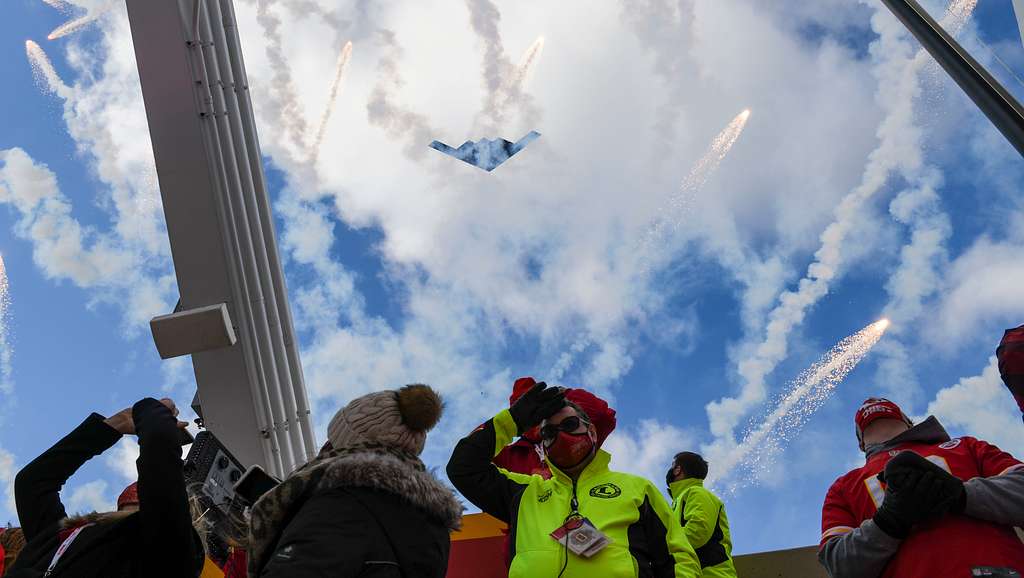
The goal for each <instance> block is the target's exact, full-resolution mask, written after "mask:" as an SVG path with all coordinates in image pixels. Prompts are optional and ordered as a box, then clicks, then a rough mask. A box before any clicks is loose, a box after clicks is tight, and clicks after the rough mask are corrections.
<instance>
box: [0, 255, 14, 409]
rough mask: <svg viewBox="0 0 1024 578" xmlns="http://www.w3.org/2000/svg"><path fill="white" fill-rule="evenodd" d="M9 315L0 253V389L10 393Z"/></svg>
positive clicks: (7, 291) (7, 288) (4, 266)
mask: <svg viewBox="0 0 1024 578" xmlns="http://www.w3.org/2000/svg"><path fill="white" fill-rule="evenodd" d="M10 315H11V293H10V284H9V282H8V280H7V265H6V264H5V263H4V258H3V255H0V391H3V392H5V393H10V392H11V389H12V386H13V385H12V382H11V369H12V365H11V357H12V356H13V353H14V352H13V351H12V349H11V341H10Z"/></svg>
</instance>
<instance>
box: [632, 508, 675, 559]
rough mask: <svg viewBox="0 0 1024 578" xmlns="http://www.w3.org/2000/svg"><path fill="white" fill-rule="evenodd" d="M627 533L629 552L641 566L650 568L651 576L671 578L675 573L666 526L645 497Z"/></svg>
mask: <svg viewBox="0 0 1024 578" xmlns="http://www.w3.org/2000/svg"><path fill="white" fill-rule="evenodd" d="M627 535H628V537H629V550H630V553H631V554H633V557H634V558H635V559H636V561H637V563H638V564H639V565H640V566H641V567H643V566H647V567H649V568H650V572H651V576H655V577H656V578H672V577H674V576H675V575H676V571H675V568H676V562H675V558H674V557H673V556H672V553H671V552H670V551H669V548H668V542H669V538H668V528H667V527H665V524H663V523H662V521H661V518H659V517H658V514H657V513H656V512H655V511H654V508H653V507H652V506H651V501H650V500H649V499H647V498H646V497H645V498H644V503H643V504H642V505H641V506H640V517H639V519H637V521H636V522H634V523H633V524H632V525H630V526H629V528H628V530H627ZM640 574H641V575H643V572H641V573H640Z"/></svg>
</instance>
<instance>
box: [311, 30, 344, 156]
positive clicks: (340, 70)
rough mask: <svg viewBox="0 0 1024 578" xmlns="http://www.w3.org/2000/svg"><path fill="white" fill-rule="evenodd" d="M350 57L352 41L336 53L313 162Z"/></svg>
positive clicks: (313, 152) (322, 139)
mask: <svg viewBox="0 0 1024 578" xmlns="http://www.w3.org/2000/svg"><path fill="white" fill-rule="evenodd" d="M351 58H352V42H351V41H349V42H346V43H345V46H344V47H343V48H342V49H341V54H339V55H338V65H337V67H335V69H334V82H332V83H331V94H330V96H328V97H327V108H325V109H324V113H323V114H322V115H321V116H320V128H318V129H317V131H316V141H314V142H313V151H312V153H311V155H310V156H311V157H312V159H313V162H314V163H315V162H316V159H317V158H318V157H319V156H320V145H321V144H322V143H323V142H324V134H325V133H326V132H327V123H328V122H330V120H331V115H332V114H334V107H335V105H336V104H337V102H338V91H339V90H340V89H341V82H342V80H344V79H345V70H347V69H348V61H349V59H351Z"/></svg>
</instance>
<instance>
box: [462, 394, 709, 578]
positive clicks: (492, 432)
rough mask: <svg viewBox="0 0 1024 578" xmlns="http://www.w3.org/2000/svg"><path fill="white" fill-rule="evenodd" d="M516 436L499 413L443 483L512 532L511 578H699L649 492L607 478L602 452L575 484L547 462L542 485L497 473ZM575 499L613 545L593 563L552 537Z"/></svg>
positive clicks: (630, 478) (638, 484) (633, 480)
mask: <svg viewBox="0 0 1024 578" xmlns="http://www.w3.org/2000/svg"><path fill="white" fill-rule="evenodd" d="M515 433H516V425H515V422H514V421H513V420H512V416H511V415H510V414H509V412H508V410H503V411H502V412H501V413H499V414H498V415H496V416H495V417H494V418H493V419H491V420H488V421H487V422H486V423H485V424H483V425H482V426H480V427H479V428H477V429H476V431H474V432H473V433H471V434H470V435H469V436H467V437H465V438H463V439H462V440H461V441H460V442H459V443H458V445H457V446H456V447H455V451H454V453H453V454H452V457H451V460H450V461H449V462H448V478H449V479H450V480H451V481H452V483H453V484H455V487H456V488H457V489H458V490H459V491H460V492H462V495H463V496H465V497H466V498H467V499H469V500H470V501H471V502H473V503H474V504H476V505H477V506H478V507H479V508H480V509H481V510H483V511H484V512H486V513H488V514H490V515H492V516H494V517H495V518H498V519H499V520H501V521H503V522H506V523H507V524H509V526H510V533H511V535H512V539H511V540H510V547H511V548H512V552H510V557H511V559H512V567H511V568H510V569H509V577H510V578H526V577H531V578H532V577H539V576H543V577H552V578H553V577H555V576H559V575H560V576H563V577H564V578H583V577H586V578H596V577H601V578H639V577H643V578H647V577H657V578H663V577H664V578H668V577H673V578H684V577H685V578H691V577H692V578H696V577H699V576H700V565H699V563H698V562H697V555H696V554H695V553H694V551H693V548H691V547H690V545H689V543H688V542H687V541H686V537H685V536H684V535H683V532H682V528H681V527H680V526H679V525H678V524H674V523H672V512H671V510H670V509H669V506H668V503H666V502H665V498H664V497H662V495H661V493H660V492H658V490H657V489H656V488H655V487H654V484H652V483H651V482H649V481H648V480H645V479H643V478H641V477H639V476H634V475H630V474H625V473H620V472H613V471H611V470H609V469H608V462H609V461H610V459H611V456H610V455H609V454H608V453H607V452H605V451H603V450H598V452H597V455H596V456H595V457H594V459H593V461H592V462H591V463H590V464H589V465H588V466H587V467H586V469H584V470H583V472H581V473H580V475H579V479H578V480H576V481H573V480H572V479H571V478H569V477H568V476H567V475H566V474H565V473H563V472H561V471H559V470H558V468H556V467H555V466H553V465H552V464H551V463H550V461H549V462H548V466H549V467H550V469H551V473H552V477H551V478H550V479H547V480H546V479H544V478H542V477H541V476H539V475H523V474H514V473H511V472H509V471H507V470H503V469H500V468H498V467H496V466H494V465H493V464H492V463H491V458H493V457H494V456H495V455H496V454H497V453H498V452H500V451H501V449H502V448H504V447H505V445H507V444H508V443H509V442H510V441H511V440H512V437H513V436H514V435H515ZM573 498H575V499H576V500H577V502H578V510H579V512H580V514H581V515H583V516H584V517H586V518H588V519H589V520H590V521H591V522H592V523H593V524H594V525H595V526H596V527H597V528H598V529H599V530H601V531H602V532H604V534H605V535H606V536H608V538H610V539H611V543H610V544H608V545H607V546H606V547H605V548H604V549H603V550H601V551H600V552H598V553H597V554H595V555H594V556H592V557H591V558H584V557H581V556H577V555H575V554H572V553H571V552H567V550H566V549H565V547H564V546H563V545H562V544H560V543H558V542H556V541H555V540H554V539H553V538H551V536H550V535H549V534H550V533H551V532H552V531H553V530H555V529H556V528H558V527H559V526H561V525H562V524H563V523H564V522H565V519H566V517H567V516H568V515H569V513H570V511H571V510H572V506H571V503H572V501H573ZM563 568H564V570H563ZM560 572H561V574H560Z"/></svg>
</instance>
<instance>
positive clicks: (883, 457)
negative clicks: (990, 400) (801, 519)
mask: <svg viewBox="0 0 1024 578" xmlns="http://www.w3.org/2000/svg"><path fill="white" fill-rule="evenodd" d="M922 425H923V424H922ZM935 425H938V424H937V422H935ZM938 427H939V428H940V429H941V426H938ZM944 433H945V432H944V431H943V434H944ZM906 450H910V451H914V452H916V453H918V454H920V455H922V456H924V457H925V458H928V459H929V460H930V461H932V462H934V463H936V464H938V465H939V466H941V467H942V468H943V469H945V470H947V471H949V472H951V473H953V474H954V475H956V476H957V477H959V478H960V479H962V480H965V481H967V480H971V479H972V478H993V477H995V476H1000V475H1004V474H1010V473H1019V470H1021V469H1024V464H1022V463H1021V462H1019V461H1018V460H1016V459H1014V458H1013V456H1011V455H1010V454H1008V453H1006V452H1003V451H1001V450H1000V449H999V448H997V447H996V446H994V445H992V444H989V443H987V442H984V441H981V440H978V439H975V438H972V437H962V438H956V439H949V438H948V437H946V438H945V440H944V441H939V442H938V443H936V442H934V441H906V442H904V443H898V444H895V445H893V446H891V447H888V448H886V449H884V450H882V451H877V452H875V453H873V454H871V455H870V456H869V457H868V459H867V463H866V464H865V465H864V466H863V467H860V468H857V469H855V470H853V471H851V472H849V473H847V474H846V475H844V476H842V477H840V478H839V479H838V480H836V481H835V483H833V484H832V487H831V488H829V491H828V495H827V496H826V497H825V504H824V507H823V509H822V514H821V530H822V534H821V543H820V544H821V547H822V548H824V547H825V545H826V544H827V543H829V542H830V541H832V540H837V539H843V538H844V537H850V536H848V535H849V534H851V533H854V532H858V531H859V532H863V531H865V530H864V529H862V528H861V525H862V524H863V523H864V522H865V521H867V520H870V519H871V518H872V517H873V516H874V515H875V512H876V511H877V508H878V506H879V505H881V503H882V499H883V498H884V493H885V489H884V487H883V484H882V483H881V482H879V481H878V478H877V477H876V476H877V475H878V473H879V472H881V471H882V470H883V469H884V468H885V464H886V463H887V462H888V461H889V460H890V459H891V458H892V457H893V456H894V455H896V454H897V453H899V452H900V451H906ZM968 490H969V493H968V497H969V500H968V501H969V502H970V501H971V499H970V497H971V496H972V494H971V493H970V488H968ZM980 498H981V497H980V496H979V500H980ZM1017 499H1024V498H1017ZM970 510H971V508H970V506H969V507H968V511H967V512H966V513H965V514H963V515H947V516H944V517H942V518H940V519H938V520H935V521H932V522H927V523H923V524H920V525H918V526H916V527H915V528H914V530H913V531H912V532H911V533H910V535H909V536H908V537H907V538H906V539H905V540H903V541H902V543H899V545H898V549H897V550H896V551H895V553H893V554H892V555H891V557H890V558H889V559H888V562H887V563H886V562H885V561H884V560H882V561H881V562H882V563H883V564H884V571H883V572H882V573H881V576H883V577H893V578H918V577H920V578H936V577H946V576H948V577H959V576H963V577H967V576H971V575H972V574H971V570H972V568H974V567H976V566H994V567H1008V568H1013V569H1015V570H1018V571H1020V572H1024V544H1022V543H1021V540H1020V539H1019V538H1018V537H1017V535H1016V534H1015V533H1014V530H1013V528H1012V527H1011V526H1010V525H1006V524H998V523H995V522H991V521H986V520H984V519H979V518H976V517H971V516H970V515H969V514H970V513H971V511H970ZM864 562H866V560H861V561H858V560H856V559H847V560H845V561H844V563H843V564H842V565H847V564H858V563H861V564H862V563H864Z"/></svg>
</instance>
